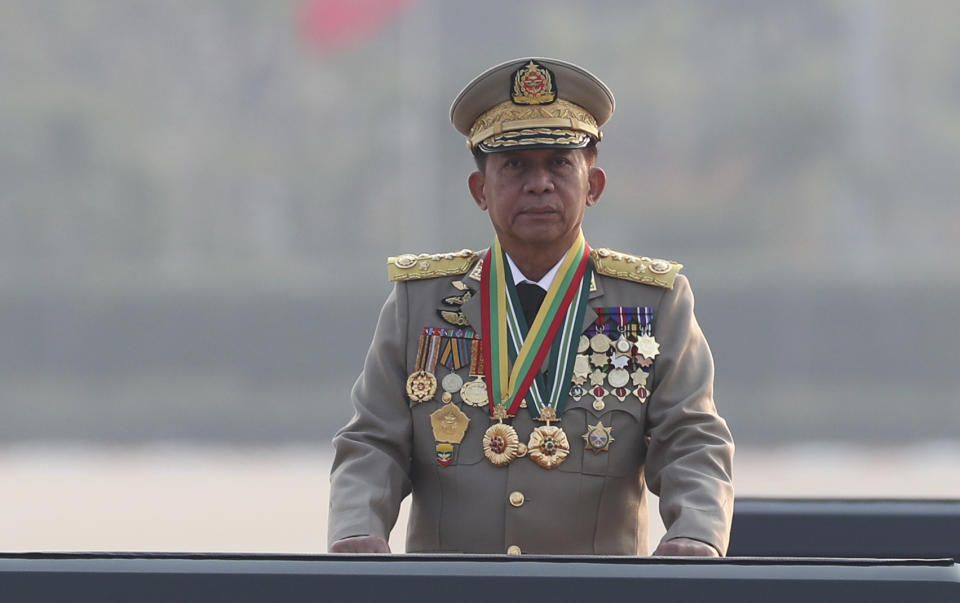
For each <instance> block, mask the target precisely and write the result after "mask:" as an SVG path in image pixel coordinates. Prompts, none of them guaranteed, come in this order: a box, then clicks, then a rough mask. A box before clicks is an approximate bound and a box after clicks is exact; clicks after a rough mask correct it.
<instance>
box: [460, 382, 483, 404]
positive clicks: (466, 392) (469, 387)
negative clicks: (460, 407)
mask: <svg viewBox="0 0 960 603" xmlns="http://www.w3.org/2000/svg"><path fill="white" fill-rule="evenodd" d="M460 398H461V399H463V401H464V402H465V403H466V404H469V405H470V406H486V405H487V402H488V400H487V384H486V383H484V382H483V379H482V378H481V377H477V378H476V379H474V380H473V381H467V382H466V383H464V384H463V387H461V388H460Z"/></svg>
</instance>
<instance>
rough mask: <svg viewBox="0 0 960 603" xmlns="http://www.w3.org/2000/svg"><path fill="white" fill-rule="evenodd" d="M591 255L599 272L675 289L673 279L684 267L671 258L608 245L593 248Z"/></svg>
mask: <svg viewBox="0 0 960 603" xmlns="http://www.w3.org/2000/svg"><path fill="white" fill-rule="evenodd" d="M590 255H591V256H593V267H594V269H595V270H596V271H597V273H598V274H602V275H604V276H612V277H614V278H620V279H623V280H627V281H634V282H637V283H643V284H645V285H654V286H656V287H664V288H665V289H673V281H675V280H676V278H677V274H678V273H679V272H680V269H681V268H683V264H678V263H677V262H671V261H670V260H660V259H657V258H648V257H646V256H636V255H630V254H628V253H620V252H619V251H613V250H611V249H607V248H606V247H601V248H600V249H591V250H590Z"/></svg>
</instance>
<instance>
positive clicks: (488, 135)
mask: <svg viewBox="0 0 960 603" xmlns="http://www.w3.org/2000/svg"><path fill="white" fill-rule="evenodd" d="M507 132H512V134H509V135H507ZM584 135H589V136H591V137H592V138H595V139H597V140H600V138H601V134H600V129H599V128H598V127H597V120H596V119H594V118H593V115H590V113H589V112H588V111H587V110H586V109H584V108H583V107H581V106H580V105H575V104H573V103H571V102H570V101H565V100H563V99H558V100H557V101H556V102H554V103H550V104H549V105H516V104H514V103H513V102H512V101H504V102H502V103H500V104H499V105H496V106H494V107H493V108H492V109H489V110H488V111H486V112H484V113H483V114H481V115H480V117H478V118H477V121H475V122H473V126H472V127H471V128H470V137H469V138H468V139H467V148H468V149H471V150H472V149H473V148H474V147H476V146H477V145H478V144H480V143H481V142H482V143H484V146H488V147H501V146H520V145H528V144H568V145H573V144H580V143H582V142H583V138H584ZM495 137H496V138H497V139H496V140H493V138H495ZM488 139H491V140H488Z"/></svg>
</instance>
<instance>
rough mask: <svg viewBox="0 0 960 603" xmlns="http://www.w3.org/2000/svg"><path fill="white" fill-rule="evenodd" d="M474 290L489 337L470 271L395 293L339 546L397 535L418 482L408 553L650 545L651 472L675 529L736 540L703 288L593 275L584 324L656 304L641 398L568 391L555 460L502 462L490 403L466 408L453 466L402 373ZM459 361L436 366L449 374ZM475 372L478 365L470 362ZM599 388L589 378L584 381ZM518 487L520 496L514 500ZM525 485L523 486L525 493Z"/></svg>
mask: <svg viewBox="0 0 960 603" xmlns="http://www.w3.org/2000/svg"><path fill="white" fill-rule="evenodd" d="M454 280H462V281H463V282H464V283H466V284H468V285H469V286H470V287H471V288H472V289H474V290H475V291H477V294H475V295H474V296H473V297H472V298H471V299H470V300H468V301H467V302H466V303H465V304H464V305H463V306H462V311H463V313H464V315H465V316H466V318H467V319H468V320H469V322H470V324H471V325H472V326H473V328H474V329H476V331H477V332H478V333H480V332H481V328H480V315H481V312H480V295H479V283H478V282H476V281H471V280H470V279H469V278H468V277H466V275H462V276H447V277H441V278H430V279H424V280H412V281H406V282H398V283H397V284H396V285H395V288H394V290H393V292H392V293H391V294H390V296H389V297H388V299H387V301H386V303H385V305H384V306H383V310H382V311H381V314H380V318H379V322H378V323H377V327H376V332H375V334H374V338H373V342H372V344H371V345H370V349H369V352H368V353H367V358H366V362H365V364H364V368H363V373H362V374H361V375H360V377H359V379H358V380H357V382H356V385H355V386H354V388H353V392H352V398H353V404H354V407H355V410H356V414H355V415H354V417H353V419H352V420H351V421H350V422H349V423H348V424H347V425H346V426H345V427H344V428H342V429H341V430H340V432H339V433H338V434H337V435H336V436H335V437H334V440H333V443H334V447H335V449H336V455H335V459H334V463H333V468H332V471H331V478H330V479H331V494H330V512H329V530H328V539H329V543H332V542H334V541H336V540H339V539H342V538H347V537H351V536H361V535H373V536H379V537H382V538H384V539H385V540H386V539H387V538H388V537H389V534H390V530H391V529H392V527H393V525H394V523H395V522H396V519H397V514H398V509H399V506H400V502H401V501H402V500H403V498H404V497H406V496H407V495H408V494H409V493H410V492H411V490H412V492H413V501H412V507H411V513H410V518H409V525H408V531H407V552H411V553H412V552H464V553H467V552H469V553H504V552H506V551H507V548H508V547H510V546H512V545H515V546H517V547H519V548H520V550H521V551H522V552H523V553H531V554H607V555H609V554H614V555H637V554H641V555H642V554H646V548H647V546H646V543H647V533H646V504H645V499H644V483H645V482H646V485H647V486H648V487H649V488H650V490H651V491H652V492H654V493H655V494H658V495H659V496H660V513H661V516H662V518H663V521H664V525H665V526H666V527H667V533H666V536H665V539H671V538H676V537H681V536H682V537H687V538H693V539H696V540H700V541H703V542H706V543H709V544H711V545H712V546H714V547H715V548H716V549H717V550H718V551H720V553H721V554H724V553H725V552H726V549H727V543H728V539H729V532H730V521H731V515H732V508H733V486H732V479H731V473H732V471H731V462H732V456H733V441H732V438H731V436H730V432H729V430H728V429H727V425H726V423H725V422H724V420H723V419H722V418H721V417H719V416H718V415H717V412H716V409H715V407H714V403H713V359H712V357H711V354H710V350H709V348H708V346H707V342H706V340H705V339H704V336H703V333H702V332H701V330H700V327H699V326H698V324H697V322H696V319H695V318H694V314H693V295H692V293H691V291H690V287H689V285H688V283H687V280H686V278H685V277H683V276H682V275H678V276H677V278H676V281H675V283H674V287H673V288H672V289H667V288H663V287H658V286H652V285H645V284H640V283H636V282H632V281H629V280H622V279H619V278H611V277H608V276H602V275H601V274H596V275H595V283H596V289H595V290H594V291H592V292H591V293H590V299H589V304H590V307H588V308H587V314H586V316H585V318H584V325H583V328H584V329H586V328H587V327H588V326H589V324H590V321H592V320H593V319H595V318H596V313H595V312H594V311H593V308H600V307H610V306H625V307H636V306H649V307H652V308H653V311H654V314H653V335H654V337H655V338H656V340H657V341H658V342H659V344H660V354H659V355H658V356H657V357H656V359H655V361H654V363H653V366H652V368H651V369H650V374H649V378H648V380H647V386H648V388H649V390H650V395H649V397H648V398H647V401H646V402H645V403H641V402H640V400H639V399H638V398H636V397H634V396H633V395H631V396H629V397H627V398H626V399H625V400H624V401H623V402H620V401H619V400H617V399H616V398H615V397H613V396H612V395H610V396H607V397H606V398H605V400H604V401H605V407H604V409H603V410H602V411H597V410H594V408H593V400H594V398H593V396H592V395H590V394H589V393H588V394H587V395H585V396H583V397H582V398H581V399H580V400H579V401H576V400H574V399H573V398H569V399H568V400H567V406H566V410H565V412H564V413H563V415H562V417H561V422H560V426H561V427H562V428H563V430H564V431H565V432H566V434H567V437H568V439H569V442H570V454H569V456H568V457H567V458H566V460H565V461H564V462H563V463H562V464H560V465H559V466H557V467H555V468H553V469H551V470H546V469H543V468H541V467H539V466H538V465H536V464H535V463H534V462H533V461H532V460H531V459H530V458H526V457H524V458H519V459H517V460H515V461H513V462H512V463H510V464H509V465H508V466H506V467H497V466H495V465H493V464H492V463H490V462H489V461H488V460H487V459H486V458H485V457H484V454H483V450H482V445H481V440H482V437H483V434H484V432H485V431H486V429H487V428H488V427H489V425H490V424H491V419H490V418H489V415H488V411H487V409H486V408H476V407H472V406H469V405H466V404H462V403H461V401H460V399H459V395H457V396H456V397H455V400H454V402H453V403H454V404H460V407H461V409H462V410H463V411H464V412H465V413H466V414H467V415H468V416H469V418H470V423H469V427H468V429H467V432H466V435H465V437H464V440H463V442H462V443H461V444H459V445H456V446H454V454H453V462H452V463H451V464H450V465H449V466H446V467H443V466H441V465H439V464H438V463H437V460H436V450H435V444H436V442H435V440H434V437H433V432H432V429H431V424H430V414H431V413H432V412H434V411H436V410H437V409H438V408H440V407H441V404H442V402H441V401H440V394H441V393H442V390H441V388H439V387H438V388H437V389H438V391H437V393H436V395H435V396H434V399H433V400H429V401H427V402H424V403H420V404H414V403H412V402H411V401H410V400H409V399H408V398H407V396H406V393H405V384H406V379H407V377H408V376H409V375H410V373H411V372H413V371H414V370H415V368H416V367H415V363H416V356H417V345H418V341H419V337H420V334H421V333H422V331H423V328H424V327H450V325H448V324H446V323H444V321H443V320H442V319H441V318H440V317H439V315H438V313H437V309H438V308H440V307H442V304H441V300H442V299H443V298H445V297H447V296H451V295H459V294H462V291H458V290H457V289H456V288H454V287H453V286H452V285H451V282H452V281H454ZM447 372H449V371H448V369H447V368H446V367H444V366H442V365H440V366H438V367H437V375H436V376H437V379H438V381H439V380H440V379H442V378H443V376H444V375H445V374H446V373H447ZM460 373H461V376H462V377H463V379H464V381H465V382H466V381H467V380H468V377H467V373H468V368H467V367H464V368H463V369H461V371H460ZM587 385H589V382H588V384H587ZM597 421H602V422H603V425H604V426H612V428H613V429H612V432H611V435H612V436H613V438H614V441H613V442H612V443H611V444H610V447H609V450H608V451H603V452H599V453H595V452H593V451H592V450H591V449H589V448H587V449H585V443H584V440H583V438H582V435H583V434H584V433H586V430H587V424H588V423H589V424H591V425H594V424H596V423H597ZM512 422H513V425H514V427H515V428H516V430H517V432H518V434H519V436H520V441H521V442H524V443H525V442H526V441H527V439H528V438H529V435H530V433H531V431H532V430H533V428H534V427H536V426H537V425H539V424H540V423H536V424H535V423H534V421H533V420H532V419H531V417H530V416H529V414H528V413H527V411H526V410H525V409H520V411H519V412H518V414H517V416H516V417H515V418H514V419H513V420H512ZM514 492H520V493H522V494H523V503H522V504H520V505H519V506H515V505H514V504H511V502H510V498H511V497H510V495H511V493H514ZM516 499H517V496H516V495H514V502H516Z"/></svg>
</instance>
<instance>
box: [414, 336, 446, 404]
mask: <svg viewBox="0 0 960 603" xmlns="http://www.w3.org/2000/svg"><path fill="white" fill-rule="evenodd" d="M429 333H430V329H429V328H428V329H424V333H423V334H421V335H420V343H419V346H418V348H417V364H416V368H415V370H414V371H413V373H411V374H410V376H409V377H407V397H409V398H410V400H412V401H413V402H415V403H417V404H419V403H421V402H426V401H427V400H430V399H431V398H433V394H435V393H436V392H437V377H436V376H435V375H434V374H433V372H434V369H435V368H436V366H437V355H438V348H439V347H440V340H441V337H440V336H439V335H431V334H429Z"/></svg>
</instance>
